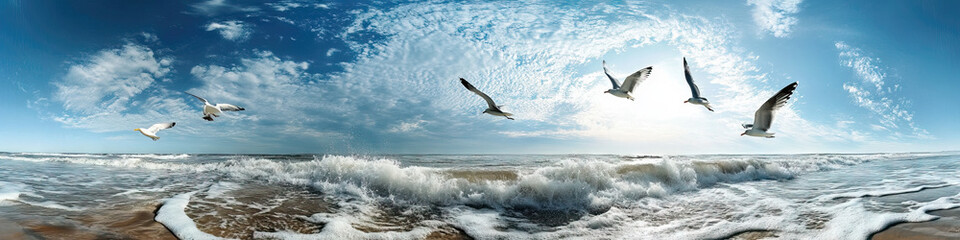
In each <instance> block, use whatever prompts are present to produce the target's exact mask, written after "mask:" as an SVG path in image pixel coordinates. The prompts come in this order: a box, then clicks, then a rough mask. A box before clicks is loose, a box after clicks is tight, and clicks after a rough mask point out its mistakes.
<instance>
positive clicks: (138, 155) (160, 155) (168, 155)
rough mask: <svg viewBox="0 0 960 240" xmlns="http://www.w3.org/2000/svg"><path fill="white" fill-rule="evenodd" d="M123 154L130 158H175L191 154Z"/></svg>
mask: <svg viewBox="0 0 960 240" xmlns="http://www.w3.org/2000/svg"><path fill="white" fill-rule="evenodd" d="M122 156H123V157H129V158H152V159H163V160H173V159H184V158H189V157H190V154H130V155H122Z"/></svg>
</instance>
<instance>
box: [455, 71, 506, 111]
mask: <svg viewBox="0 0 960 240" xmlns="http://www.w3.org/2000/svg"><path fill="white" fill-rule="evenodd" d="M460 83H461V84H463V86H464V87H466V88H467V90H470V91H471V92H473V93H476V94H477V95H480V97H482V98H483V100H484V101H487V106H489V107H490V108H492V109H497V104H496V103H494V102H493V99H491V98H490V96H487V94H484V93H483V92H481V91H480V90H477V88H476V87H473V84H470V82H467V80H466V79H463V78H460Z"/></svg>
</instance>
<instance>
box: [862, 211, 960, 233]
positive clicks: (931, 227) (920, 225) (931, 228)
mask: <svg viewBox="0 0 960 240" xmlns="http://www.w3.org/2000/svg"><path fill="white" fill-rule="evenodd" d="M928 214H931V215H936V216H939V217H940V218H938V219H936V220H933V221H928V222H916V223H914V222H905V223H898V224H894V225H893V226H890V227H889V228H887V229H884V230H883V231H880V232H877V233H875V234H873V236H871V237H870V239H873V240H895V239H918V240H933V239H960V208H952V209H944V210H937V211H931V212H929V213H928Z"/></svg>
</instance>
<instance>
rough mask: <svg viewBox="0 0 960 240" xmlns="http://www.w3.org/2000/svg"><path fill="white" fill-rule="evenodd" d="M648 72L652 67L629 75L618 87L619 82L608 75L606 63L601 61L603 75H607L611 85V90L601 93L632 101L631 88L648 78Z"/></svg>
mask: <svg viewBox="0 0 960 240" xmlns="http://www.w3.org/2000/svg"><path fill="white" fill-rule="evenodd" d="M650 71H653V66H649V67H646V68H643V69H640V71H637V72H635V73H633V74H630V76H627V78H625V79H623V85H620V82H619V81H617V79H616V78H613V76H611V75H610V71H609V70H607V61H603V73H604V74H606V75H607V78H610V83H612V84H613V88H611V89H610V90H607V91H604V92H603V93H609V94H611V95H614V96H617V97H621V98H626V99H630V100H631V101H632V100H633V96H631V95H630V93H631V92H633V88H635V87H637V84H639V83H640V82H643V81H644V80H647V77H648V76H650Z"/></svg>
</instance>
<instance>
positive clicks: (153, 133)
mask: <svg viewBox="0 0 960 240" xmlns="http://www.w3.org/2000/svg"><path fill="white" fill-rule="evenodd" d="M173 125H177V123H175V122H168V123H157V124H154V125H153V126H150V128H147V129H142V128H137V129H134V131H140V133H141V134H143V135H144V136H147V137H150V139H153V140H154V141H156V140H157V139H160V137H157V132H159V131H160V130H164V129H167V128H172V127H173Z"/></svg>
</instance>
